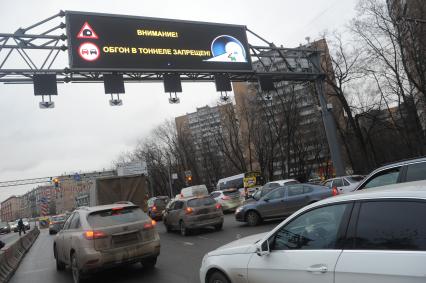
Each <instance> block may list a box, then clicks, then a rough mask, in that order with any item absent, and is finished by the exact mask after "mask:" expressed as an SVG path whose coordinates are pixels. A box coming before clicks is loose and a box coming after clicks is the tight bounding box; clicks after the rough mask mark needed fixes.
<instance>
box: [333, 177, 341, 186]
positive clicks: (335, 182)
mask: <svg viewBox="0 0 426 283" xmlns="http://www.w3.org/2000/svg"><path fill="white" fill-rule="evenodd" d="M333 187H343V182H342V179H340V178H339V179H334V180H333Z"/></svg>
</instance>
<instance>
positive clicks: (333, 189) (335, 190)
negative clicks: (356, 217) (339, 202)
mask: <svg viewBox="0 0 426 283" xmlns="http://www.w3.org/2000/svg"><path fill="white" fill-rule="evenodd" d="M331 194H332V195H333V196H337V195H338V194H339V191H338V190H337V187H333V188H332V189H331Z"/></svg>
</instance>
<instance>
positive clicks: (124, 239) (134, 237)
mask: <svg viewBox="0 0 426 283" xmlns="http://www.w3.org/2000/svg"><path fill="white" fill-rule="evenodd" d="M112 240H113V242H114V245H119V246H121V245H126V244H132V243H135V242H137V241H138V240H139V238H138V234H137V233H130V234H124V235H118V236H113V237H112Z"/></svg>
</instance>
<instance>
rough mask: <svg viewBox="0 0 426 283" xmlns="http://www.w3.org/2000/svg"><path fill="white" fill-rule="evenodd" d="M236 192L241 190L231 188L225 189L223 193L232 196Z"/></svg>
mask: <svg viewBox="0 0 426 283" xmlns="http://www.w3.org/2000/svg"><path fill="white" fill-rule="evenodd" d="M236 193H237V194H239V193H240V192H239V191H238V190H237V189H235V190H229V191H223V194H224V195H225V196H232V195H235V194H236Z"/></svg>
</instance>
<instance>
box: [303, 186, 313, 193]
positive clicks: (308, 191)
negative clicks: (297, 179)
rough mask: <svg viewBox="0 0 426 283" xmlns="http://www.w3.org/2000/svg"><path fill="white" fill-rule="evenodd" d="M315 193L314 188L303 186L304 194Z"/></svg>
mask: <svg viewBox="0 0 426 283" xmlns="http://www.w3.org/2000/svg"><path fill="white" fill-rule="evenodd" d="M313 191H314V189H313V188H312V187H309V186H306V185H305V186H303V193H304V194H309V193H312V192H313Z"/></svg>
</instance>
